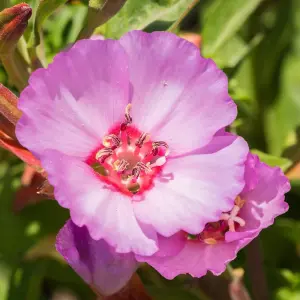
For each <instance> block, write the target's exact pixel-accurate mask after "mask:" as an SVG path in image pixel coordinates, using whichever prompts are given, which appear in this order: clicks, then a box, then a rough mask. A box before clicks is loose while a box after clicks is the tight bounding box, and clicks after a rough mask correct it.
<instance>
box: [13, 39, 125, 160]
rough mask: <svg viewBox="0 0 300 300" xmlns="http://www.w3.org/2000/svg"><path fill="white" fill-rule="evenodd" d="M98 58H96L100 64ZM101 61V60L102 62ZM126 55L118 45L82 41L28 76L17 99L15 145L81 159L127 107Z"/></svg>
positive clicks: (121, 116)
mask: <svg viewBox="0 0 300 300" xmlns="http://www.w3.org/2000/svg"><path fill="white" fill-rule="evenodd" d="M101 57H102V59H100V58H101ZM104 58H105V59H104ZM127 61H128V60H127V55H126V53H125V51H124V50H123V48H122V47H121V46H120V44H119V42H117V41H112V40H106V41H93V40H82V41H79V42H77V43H76V44H75V45H74V46H73V47H72V48H71V49H70V50H67V51H65V52H62V53H60V54H58V55H57V56H56V57H55V59H54V62H53V63H52V64H51V65H49V67H48V68H47V69H39V70H37V71H36V72H34V73H33V75H32V76H31V78H30V80H29V86H28V87H27V88H26V89H25V90H24V91H23V93H22V94H21V96H20V101H19V106H18V107H19V108H20V110H22V111H23V116H22V117H21V119H20V121H19V122H18V124H17V132H16V133H17V137H18V139H19V141H20V142H21V143H22V145H24V146H25V147H27V148H28V149H29V150H31V151H32V152H34V154H35V155H36V156H38V157H39V156H40V154H41V153H42V152H43V151H44V150H46V149H54V150H58V151H60V152H62V153H65V154H68V155H72V156H76V157H79V158H86V157H87V156H88V155H89V154H90V153H91V152H92V151H94V150H95V148H96V147H97V146H99V143H101V138H102V137H103V135H105V134H106V133H107V131H108V129H109V128H110V127H111V126H113V125H114V123H115V122H117V121H121V120H122V118H123V116H124V111H125V107H126V105H127V103H128V89H129V81H128V80H129V75H128V67H127Z"/></svg>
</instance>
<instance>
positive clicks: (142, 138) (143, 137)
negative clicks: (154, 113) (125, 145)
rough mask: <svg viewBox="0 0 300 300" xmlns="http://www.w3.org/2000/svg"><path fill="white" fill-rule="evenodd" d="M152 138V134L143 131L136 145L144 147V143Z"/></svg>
mask: <svg viewBox="0 0 300 300" xmlns="http://www.w3.org/2000/svg"><path fill="white" fill-rule="evenodd" d="M149 139H150V135H149V134H148V133H146V132H143V133H142V134H141V135H140V137H139V138H138V140H137V141H136V143H135V145H136V146H137V147H139V148H142V146H143V144H144V143H147V142H148V141H149Z"/></svg>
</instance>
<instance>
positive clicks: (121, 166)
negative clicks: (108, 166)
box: [113, 159, 129, 173]
mask: <svg viewBox="0 0 300 300" xmlns="http://www.w3.org/2000/svg"><path fill="white" fill-rule="evenodd" d="M113 166H114V169H115V170H116V171H117V172H118V173H122V172H124V171H125V170H126V169H127V168H128V166H129V162H127V161H126V160H125V159H121V160H119V159H118V160H116V161H115V162H114V163H113Z"/></svg>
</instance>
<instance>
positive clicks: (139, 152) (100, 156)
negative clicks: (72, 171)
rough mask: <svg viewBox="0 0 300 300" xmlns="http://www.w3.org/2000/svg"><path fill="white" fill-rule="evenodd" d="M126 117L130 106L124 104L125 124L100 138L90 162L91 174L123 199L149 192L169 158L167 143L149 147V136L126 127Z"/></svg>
mask: <svg viewBox="0 0 300 300" xmlns="http://www.w3.org/2000/svg"><path fill="white" fill-rule="evenodd" d="M130 113H131V104H128V105H127V106H126V109H125V120H124V121H123V123H121V124H119V125H118V126H117V127H114V128H113V130H112V131H110V133H109V134H108V135H106V136H104V138H103V140H102V144H103V146H102V149H100V150H99V151H98V152H97V153H96V155H95V156H94V157H93V158H92V159H93V160H92V162H91V167H92V168H93V169H94V171H95V172H96V173H98V174H99V175H102V176H103V177H104V176H105V178H102V179H104V180H105V182H108V183H111V184H112V185H113V186H115V187H118V188H119V189H120V191H121V192H124V193H126V195H128V194H130V193H131V194H136V193H142V192H143V191H145V190H147V189H148V188H150V187H151V186H152V185H153V178H154V176H156V175H157V174H158V173H159V172H161V168H160V167H161V166H163V165H164V164H165V163H166V161H167V159H166V156H167V155H168V154H169V147H168V145H167V143H165V142H162V141H158V142H154V143H152V141H150V134H149V133H146V132H140V131H139V130H138V129H137V128H135V127H134V126H131V127H129V126H128V125H129V124H131V123H132V121H133V120H132V117H131V115H130ZM95 159H96V161H95ZM160 178H161V177H159V178H158V180H160ZM170 179H171V178H170Z"/></svg>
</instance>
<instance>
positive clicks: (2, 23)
mask: <svg viewBox="0 0 300 300" xmlns="http://www.w3.org/2000/svg"><path fill="white" fill-rule="evenodd" d="M31 14H32V9H31V7H30V6H29V5H28V4H26V3H21V4H18V5H15V6H13V7H10V8H6V9H4V10H3V11H1V12H0V54H3V53H7V52H9V51H12V50H13V49H14V47H15V46H16V44H17V42H18V40H19V38H20V37H21V36H22V34H23V32H24V31H25V29H26V27H27V24H28V20H29V19H30V17H31Z"/></svg>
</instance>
